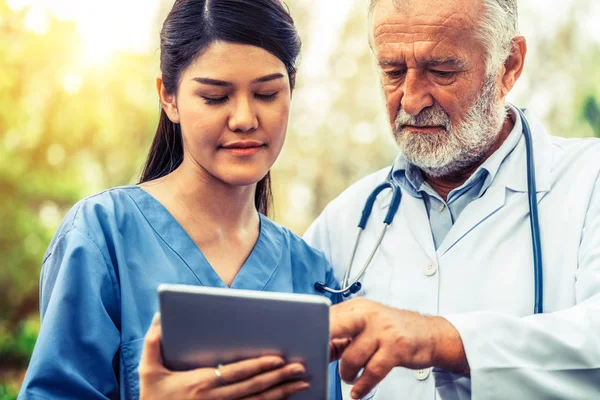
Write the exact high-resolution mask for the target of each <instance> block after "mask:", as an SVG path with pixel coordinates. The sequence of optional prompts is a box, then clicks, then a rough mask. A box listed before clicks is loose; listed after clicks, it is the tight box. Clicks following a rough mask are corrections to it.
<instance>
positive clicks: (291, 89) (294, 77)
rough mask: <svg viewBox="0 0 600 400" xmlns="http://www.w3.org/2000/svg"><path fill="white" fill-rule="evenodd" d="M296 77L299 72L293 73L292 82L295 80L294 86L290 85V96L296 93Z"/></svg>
mask: <svg viewBox="0 0 600 400" xmlns="http://www.w3.org/2000/svg"><path fill="white" fill-rule="evenodd" d="M296 77H297V74H296V73H295V72H294V75H292V78H291V79H290V83H291V82H294V86H291V85H290V98H291V97H292V95H293V94H294V88H295V87H296Z"/></svg>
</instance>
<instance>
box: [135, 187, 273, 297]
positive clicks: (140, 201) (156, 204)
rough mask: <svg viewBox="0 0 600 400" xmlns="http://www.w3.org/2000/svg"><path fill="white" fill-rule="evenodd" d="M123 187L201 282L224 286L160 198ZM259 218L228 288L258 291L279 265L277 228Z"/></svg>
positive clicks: (157, 232)
mask: <svg viewBox="0 0 600 400" xmlns="http://www.w3.org/2000/svg"><path fill="white" fill-rule="evenodd" d="M126 189H129V190H128V191H127V192H128V194H129V196H130V197H131V198H132V199H133V201H134V202H135V203H136V204H137V206H138V208H139V210H140V211H141V213H142V214H143V215H144V217H145V218H146V220H147V221H148V223H149V224H150V225H151V226H152V228H153V229H154V231H155V232H156V234H157V235H159V236H160V237H161V238H162V240H163V241H164V242H165V244H166V245H167V246H169V247H170V248H171V249H172V250H173V251H174V252H175V253H177V254H178V255H179V257H180V258H181V260H182V261H183V263H185V264H186V265H187V267H188V268H189V269H190V270H191V272H192V273H193V274H194V275H195V276H196V278H197V279H198V282H199V283H200V284H201V285H203V286H211V287H223V288H226V287H228V286H227V285H226V284H225V282H223V280H222V279H221V277H220V276H219V274H217V272H216V271H215V270H214V268H213V267H212V266H211V265H210V263H209V262H208V260H207V259H206V257H205V256H204V254H202V251H201V250H200V248H199V247H198V246H197V245H196V243H195V242H194V241H193V240H192V238H191V237H190V235H189V234H188V233H187V232H186V230H185V229H183V227H182V226H181V224H180V223H179V222H178V221H177V220H176V219H175V217H173V215H172V214H171V213H170V212H169V210H167V209H166V208H165V206H163V204H162V203H161V202H160V201H158V200H157V199H156V198H155V197H154V196H152V195H151V194H150V193H148V192H146V191H145V190H144V189H142V188H141V187H140V186H137V185H132V186H128V187H126ZM259 217H260V227H259V234H258V239H257V240H256V243H255V245H254V248H253V249H252V251H251V252H250V254H249V256H248V258H247V259H246V261H245V262H244V264H243V265H242V268H241V269H240V270H239V272H238V274H237V275H236V277H235V278H234V280H233V282H232V284H231V288H234V289H248V290H262V289H263V288H264V287H265V286H266V285H267V283H268V282H269V280H270V278H271V276H272V275H273V273H274V272H275V270H276V269H277V267H278V266H279V262H280V260H281V255H282V253H283V246H284V238H283V234H282V231H281V228H280V227H279V226H277V225H276V224H275V223H274V222H272V221H271V220H269V219H268V218H267V217H265V216H264V215H262V214H259Z"/></svg>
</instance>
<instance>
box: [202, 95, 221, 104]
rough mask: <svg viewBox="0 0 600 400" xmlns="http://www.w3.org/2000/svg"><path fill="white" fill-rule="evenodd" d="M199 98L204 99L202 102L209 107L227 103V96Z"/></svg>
mask: <svg viewBox="0 0 600 400" xmlns="http://www.w3.org/2000/svg"><path fill="white" fill-rule="evenodd" d="M201 97H202V98H203V99H204V102H205V103H206V104H209V105H215V104H223V103H225V102H226V101H227V96H223V97H207V96H201Z"/></svg>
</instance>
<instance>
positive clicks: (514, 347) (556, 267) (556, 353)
mask: <svg viewBox="0 0 600 400" xmlns="http://www.w3.org/2000/svg"><path fill="white" fill-rule="evenodd" d="M529 122H530V124H531V129H532V135H533V143H534V160H535V165H536V179H537V189H538V204H539V213H540V230H541V240H542V254H543V262H544V268H543V273H544V277H543V284H544V312H545V313H544V314H542V315H532V314H533V300H534V275H533V256H532V250H531V231H530V225H529V210H528V205H527V177H526V164H525V162H526V153H525V142H524V139H523V137H521V140H520V142H519V143H518V145H517V147H516V148H515V150H514V151H513V152H512V153H511V154H509V156H508V157H507V159H506V160H505V161H504V163H503V164H502V165H501V167H500V169H499V171H498V173H497V175H496V177H495V179H494V181H493V183H492V185H491V186H490V187H489V189H488V190H487V192H486V193H485V195H483V196H482V197H481V198H479V199H477V200H474V201H473V202H472V203H471V204H469V205H468V206H467V207H466V208H465V209H464V211H463V212H462V214H461V215H460V217H459V218H458V219H457V220H456V221H455V223H454V226H453V227H452V228H451V230H450V231H449V233H448V235H447V236H446V238H445V239H444V241H443V242H442V243H441V244H440V247H439V248H438V249H437V251H436V250H435V248H434V243H433V238H432V233H431V229H430V225H429V221H428V217H427V211H426V209H425V206H424V204H423V201H422V200H421V199H417V198H414V197H412V196H411V195H409V194H408V193H406V192H404V191H403V194H402V201H401V204H400V208H399V211H398V214H397V215H396V217H395V219H394V221H393V223H392V225H391V226H390V227H389V228H388V231H387V234H386V236H385V238H384V239H383V242H382V244H381V247H380V249H379V251H378V253H377V255H376V256H375V258H374V259H373V261H372V263H371V266H370V267H369V269H368V270H367V272H366V274H365V276H364V277H363V279H362V280H361V282H362V284H363V289H362V291H361V293H359V295H362V296H365V297H366V298H369V299H372V300H375V301H377V302H381V303H383V304H386V305H389V306H393V307H397V308H401V309H408V310H414V311H418V312H420V313H423V314H429V315H441V316H444V317H446V318H447V319H448V320H449V321H450V322H451V323H452V324H453V325H454V326H455V327H456V329H457V330H458V332H459V333H460V335H461V338H462V341H463V343H464V347H465V351H466V355H467V358H468V360H469V364H470V367H471V379H467V378H464V377H460V376H457V375H454V374H449V373H447V372H444V371H437V370H434V371H433V373H430V371H429V370H426V371H421V372H420V375H419V373H417V372H416V371H411V370H408V369H404V368H395V369H394V370H393V371H392V372H391V373H390V374H389V375H388V376H387V377H386V378H385V379H384V380H383V381H382V383H381V384H380V385H379V386H378V388H377V392H376V393H375V396H374V398H375V399H376V400H395V399H400V398H403V399H411V400H412V399H428V400H429V399H434V398H436V390H437V398H442V399H470V398H473V399H478V400H479V399H600V180H599V178H598V176H599V172H600V140H597V139H563V138H555V137H551V136H549V135H548V134H547V133H546V132H545V130H544V128H543V127H542V126H541V124H540V123H539V122H537V121H534V120H533V119H532V118H529ZM388 172H389V168H385V169H383V170H381V171H379V172H376V173H374V174H372V175H369V176H367V177H366V178H364V179H362V180H360V181H358V182H357V183H355V184H354V185H352V186H351V187H350V188H348V189H347V190H346V191H345V192H343V193H342V194H341V195H340V196H339V197H338V198H336V199H335V200H333V201H332V202H331V203H330V204H329V205H328V206H327V207H326V208H325V210H324V211H323V213H322V214H321V216H320V217H319V218H318V219H317V220H316V221H315V222H314V223H313V225H312V226H311V227H310V228H309V230H308V231H307V233H306V235H305V239H306V240H307V241H308V242H309V243H310V244H311V245H312V246H314V247H316V248H318V249H321V250H322V251H323V252H324V253H325V255H326V256H327V258H328V259H329V261H330V262H331V263H332V265H333V267H334V271H335V275H336V278H337V279H338V281H340V282H341V280H342V277H343V275H344V271H345V269H346V265H347V262H348V258H349V253H350V250H351V248H352V244H353V241H354V238H355V234H356V225H357V223H358V220H359V218H360V213H361V211H362V209H363V206H364V204H365V200H366V198H367V196H368V195H369V194H370V193H371V191H372V190H373V189H374V188H375V187H376V186H377V185H378V184H380V183H381V182H383V181H384V180H385V179H386V176H387V174H388ZM390 198H391V194H390V193H389V191H386V192H385V194H381V195H380V197H379V199H378V201H377V202H376V203H375V207H374V208H373V213H372V214H371V218H370V220H369V223H368V225H367V227H366V230H365V232H364V233H363V235H362V238H361V242H360V245H359V249H358V252H357V255H356V261H355V265H354V267H353V275H354V273H356V272H358V270H360V268H361V267H362V263H363V262H364V260H365V259H366V258H367V256H368V253H369V252H370V251H371V249H372V247H373V246H374V243H375V240H376V235H377V234H378V233H379V230H380V229H381V226H382V221H383V219H384V215H385V212H386V210H387V207H388V205H389V202H390ZM417 378H420V379H423V378H425V379H424V380H419V379H417Z"/></svg>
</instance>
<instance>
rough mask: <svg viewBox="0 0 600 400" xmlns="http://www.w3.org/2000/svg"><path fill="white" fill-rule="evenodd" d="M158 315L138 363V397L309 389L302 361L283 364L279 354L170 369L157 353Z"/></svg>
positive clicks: (273, 399)
mask: <svg viewBox="0 0 600 400" xmlns="http://www.w3.org/2000/svg"><path fill="white" fill-rule="evenodd" d="M160 341H161V327H160V318H159V317H158V316H155V317H154V320H153V321H152V325H151V326H150V329H149V330H148V333H147V334H146V338H145V341H144V350H143V353H142V358H141V361H140V366H139V374H140V399H141V400H149V399H219V400H221V399H223V400H225V399H253V400H259V399H260V400H277V399H285V398H288V397H289V396H291V395H293V394H294V393H297V392H301V391H303V390H306V389H308V387H309V385H308V382H306V381H302V380H299V379H302V378H304V377H305V373H306V371H305V369H304V366H303V365H302V364H299V363H292V364H288V365H285V362H284V360H283V359H282V358H281V357H278V356H265V357H261V358H256V359H251V360H246V361H241V362H237V363H234V364H229V365H224V366H222V367H220V368H219V369H216V368H199V369H195V370H191V371H183V372H173V371H169V370H168V369H166V368H165V367H164V366H163V363H162V358H161V354H160Z"/></svg>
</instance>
